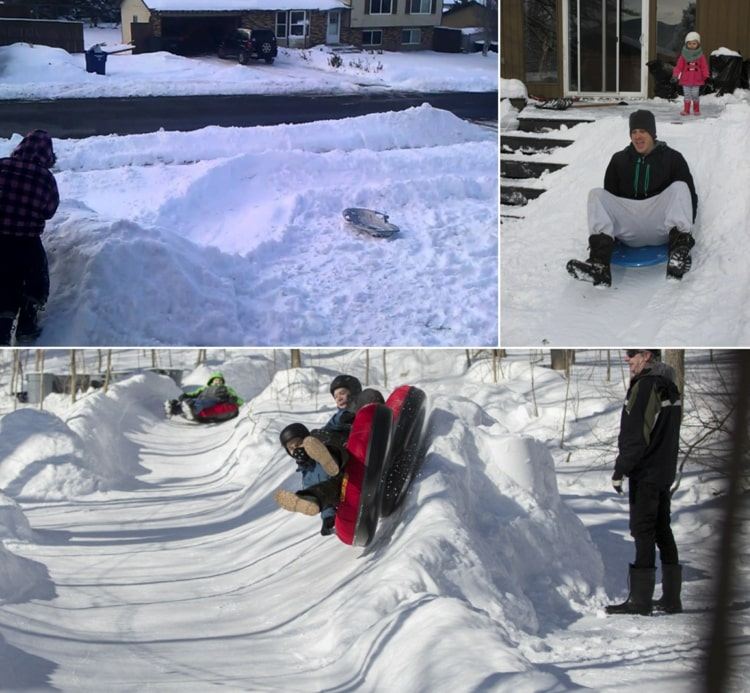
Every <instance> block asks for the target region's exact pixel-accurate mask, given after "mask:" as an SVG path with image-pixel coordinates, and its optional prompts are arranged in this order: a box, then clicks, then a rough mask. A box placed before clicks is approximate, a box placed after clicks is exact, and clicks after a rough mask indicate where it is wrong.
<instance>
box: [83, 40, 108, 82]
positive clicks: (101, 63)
mask: <svg viewBox="0 0 750 693" xmlns="http://www.w3.org/2000/svg"><path fill="white" fill-rule="evenodd" d="M86 72H95V73H96V74H97V75H105V74H107V54H106V53H105V52H104V51H103V50H102V49H101V47H100V46H99V44H98V43H97V44H96V45H95V46H93V47H91V48H89V49H88V50H87V51H86Z"/></svg>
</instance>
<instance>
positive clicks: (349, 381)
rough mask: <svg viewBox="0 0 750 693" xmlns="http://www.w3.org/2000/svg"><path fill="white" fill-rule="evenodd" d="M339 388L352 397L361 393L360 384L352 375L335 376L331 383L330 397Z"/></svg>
mask: <svg viewBox="0 0 750 693" xmlns="http://www.w3.org/2000/svg"><path fill="white" fill-rule="evenodd" d="M340 387H345V388H346V389H347V390H349V392H350V393H351V395H352V397H354V396H355V395H358V394H359V393H360V392H362V383H360V382H359V380H357V379H356V378H355V377H354V376H353V375H337V376H336V377H335V378H334V379H333V382H332V383H331V396H333V393H334V392H335V391H336V390H338V389H339V388H340Z"/></svg>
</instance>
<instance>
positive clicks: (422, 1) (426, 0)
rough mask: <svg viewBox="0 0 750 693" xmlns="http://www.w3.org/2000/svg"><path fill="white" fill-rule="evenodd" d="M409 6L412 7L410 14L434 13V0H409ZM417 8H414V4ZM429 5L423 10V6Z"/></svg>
mask: <svg viewBox="0 0 750 693" xmlns="http://www.w3.org/2000/svg"><path fill="white" fill-rule="evenodd" d="M408 1H409V8H410V9H411V12H410V14H432V0H408ZM415 5H416V6H417V9H414V6H415ZM424 5H427V11H423V10H422V9H421V8H422V7H423V6H424Z"/></svg>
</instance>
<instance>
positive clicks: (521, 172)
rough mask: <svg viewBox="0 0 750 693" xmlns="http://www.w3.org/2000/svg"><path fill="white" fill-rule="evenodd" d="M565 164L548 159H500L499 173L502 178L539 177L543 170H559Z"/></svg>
mask: <svg viewBox="0 0 750 693" xmlns="http://www.w3.org/2000/svg"><path fill="white" fill-rule="evenodd" d="M565 166H567V164H554V163H552V162H550V161H523V160H519V159H508V158H507V157H502V158H501V159H500V175H501V176H502V177H503V178H539V176H541V175H542V174H543V173H544V172H545V171H559V170H560V169H561V168H565Z"/></svg>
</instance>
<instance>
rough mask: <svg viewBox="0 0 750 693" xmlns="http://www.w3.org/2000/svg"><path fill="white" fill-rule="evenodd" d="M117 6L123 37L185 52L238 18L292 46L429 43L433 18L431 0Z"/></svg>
mask: <svg viewBox="0 0 750 693" xmlns="http://www.w3.org/2000/svg"><path fill="white" fill-rule="evenodd" d="M120 14H121V19H122V38H123V41H124V42H125V43H129V42H131V41H133V42H135V43H136V45H138V46H139V49H142V50H172V49H174V47H176V46H179V47H180V48H179V50H180V52H183V53H186V54H191V53H192V54H197V53H205V52H212V51H214V50H216V47H217V46H218V44H219V42H220V40H221V37H222V36H223V35H224V34H225V33H226V32H228V31H229V30H231V29H234V28H237V27H240V26H241V27H247V28H259V29H272V30H273V31H274V32H275V34H276V38H277V40H278V44H279V45H280V46H288V47H292V48H308V47H310V46H315V45H320V44H325V45H331V46H337V45H342V44H346V45H352V46H355V47H359V48H367V49H383V50H389V51H400V50H414V49H428V48H431V47H432V30H433V28H434V27H435V26H437V25H439V24H440V10H439V9H438V3H437V0H123V2H122V4H121V6H120ZM145 46H147V47H145ZM143 47H145V48H143Z"/></svg>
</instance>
